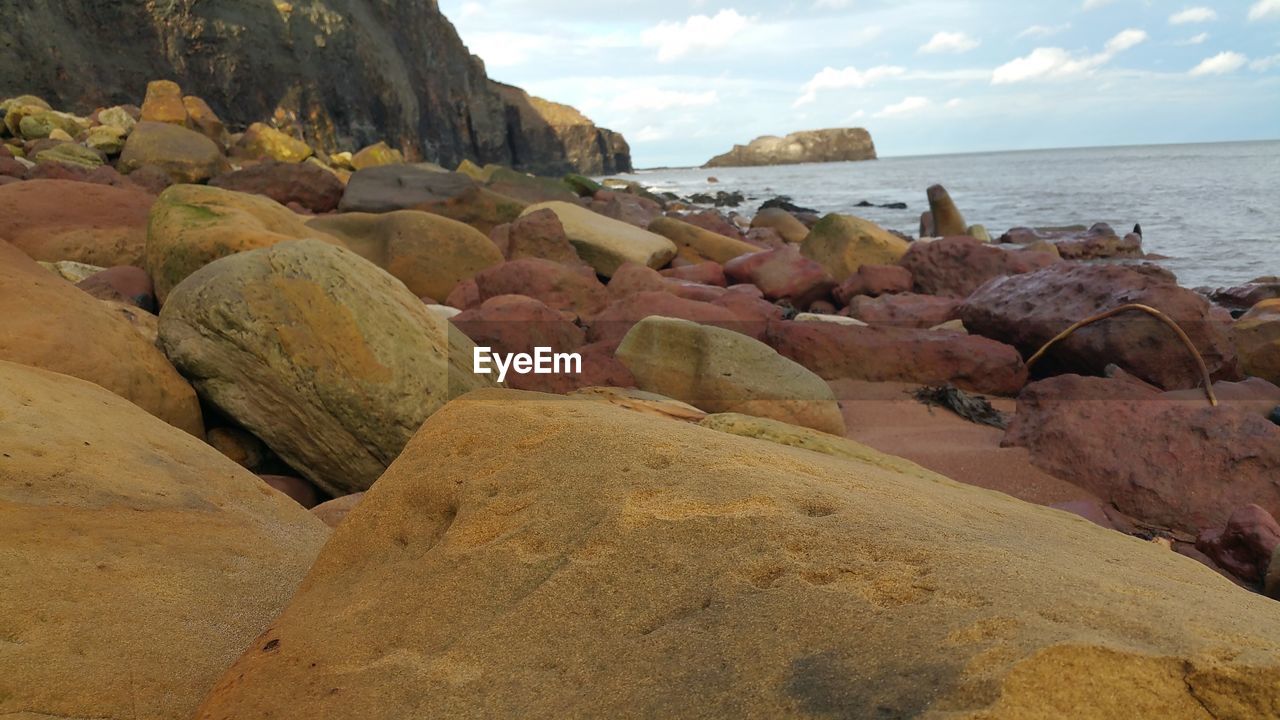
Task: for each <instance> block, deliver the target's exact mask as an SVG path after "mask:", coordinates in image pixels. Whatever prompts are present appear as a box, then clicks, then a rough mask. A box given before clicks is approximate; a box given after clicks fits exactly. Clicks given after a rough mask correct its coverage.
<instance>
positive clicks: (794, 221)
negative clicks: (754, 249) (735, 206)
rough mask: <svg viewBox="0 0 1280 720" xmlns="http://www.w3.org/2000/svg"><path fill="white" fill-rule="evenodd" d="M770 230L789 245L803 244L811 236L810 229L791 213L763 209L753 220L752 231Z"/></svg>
mask: <svg viewBox="0 0 1280 720" xmlns="http://www.w3.org/2000/svg"><path fill="white" fill-rule="evenodd" d="M760 228H768V229H770V230H774V231H775V232H777V233H778V235H780V236H782V239H783V240H785V241H787V242H789V243H796V244H799V243H802V242H804V239H805V238H806V237H808V236H809V227H808V226H807V225H805V224H804V223H802V222H800V220H799V219H798V218H797V217H796V216H795V215H792V214H791V213H789V212H787V211H786V210H783V209H782V208H777V207H769V208H762V209H761V210H760V212H758V213H756V216H755V217H753V218H751V229H752V230H757V229H760Z"/></svg>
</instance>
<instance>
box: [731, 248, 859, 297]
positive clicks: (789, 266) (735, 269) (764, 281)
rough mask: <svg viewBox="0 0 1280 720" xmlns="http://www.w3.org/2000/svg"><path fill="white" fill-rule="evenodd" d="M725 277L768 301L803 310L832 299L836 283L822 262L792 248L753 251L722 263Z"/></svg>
mask: <svg viewBox="0 0 1280 720" xmlns="http://www.w3.org/2000/svg"><path fill="white" fill-rule="evenodd" d="M724 272H725V275H726V276H727V277H728V279H730V280H732V281H733V282H737V283H751V284H752V285H755V286H756V287H758V288H760V290H761V291H762V292H763V293H764V296H765V297H766V298H768V299H770V300H786V301H787V302H789V303H791V304H792V305H793V306H795V307H796V308H799V309H801V310H803V309H806V308H808V307H809V305H811V304H812V303H813V302H815V301H817V300H826V299H828V298H830V297H831V291H832V289H834V288H835V282H834V281H833V280H832V279H831V275H830V274H829V273H828V272H827V270H826V268H824V267H823V266H822V264H821V263H819V262H817V261H815V260H810V259H809V258H807V257H805V256H803V255H801V254H800V251H799V250H798V249H797V248H796V247H795V246H794V245H788V246H786V247H783V248H779V249H777V250H768V251H765V252H756V253H753V254H751V255H745V256H743V257H739V258H737V259H735V260H732V261H730V262H728V263H725V266H724Z"/></svg>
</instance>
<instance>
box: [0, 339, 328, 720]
mask: <svg viewBox="0 0 1280 720" xmlns="http://www.w3.org/2000/svg"><path fill="white" fill-rule="evenodd" d="M6 317H8V316H6ZM0 418H3V421H0V447H2V448H3V449H4V455H3V457H0V527H3V528H4V532H3V533H2V534H0V618H3V621H0V622H2V623H3V640H0V667H3V668H4V672H3V673H0V716H4V717H7V718H15V720H16V719H26V718H51V717H59V718H126V717H129V718H133V717H136V718H161V719H169V720H186V719H187V718H190V717H191V714H192V713H193V712H194V711H195V708H196V705H197V704H198V703H199V702H200V700H201V698H203V697H204V696H205V694H206V693H207V692H208V691H209V689H210V687H212V686H213V684H214V681H215V680H216V679H217V677H218V674H219V673H221V672H222V671H223V670H224V669H226V667H227V665H228V664H230V663H231V662H233V661H234V660H235V658H236V656H238V655H239V654H240V653H241V652H242V651H243V650H244V648H245V646H247V645H248V644H249V643H250V642H252V641H253V638H254V637H256V636H257V635H258V634H259V633H261V632H262V631H263V630H264V629H266V628H267V627H268V626H269V625H270V624H271V622H272V621H273V620H274V619H275V617H276V616H277V615H278V614H279V613H280V610H281V609H282V608H283V607H284V605H285V603H286V602H287V601H288V600H289V597H290V596H292V595H293V592H294V590H295V589H296V588H297V586H298V583H299V582H300V581H301V580H302V577H303V575H304V574H305V573H306V571H307V569H308V568H309V567H310V566H311V563H312V561H313V560H314V559H315V556H316V554H317V553H318V552H319V551H320V547H321V545H323V544H324V542H325V540H326V539H327V537H328V530H327V529H326V528H325V527H324V525H323V524H322V523H321V522H320V521H319V520H317V519H315V518H313V517H311V516H310V515H309V513H307V512H306V511H305V510H303V509H302V508H301V507H299V506H298V505H297V504H296V503H294V502H293V501H292V500H290V499H288V498H286V497H284V496H283V495H281V494H279V493H277V492H275V491H273V490H271V489H270V488H268V487H267V486H266V485H265V484H263V483H262V482H261V481H259V480H258V479H257V478H255V477H254V476H253V475H252V474H250V473H249V472H248V471H247V470H244V469H242V468H240V467H239V466H238V465H236V464H235V463H233V462H231V461H230V460H227V459H226V458H224V457H222V456H221V455H219V454H218V452H217V451H216V450H214V449H213V448H210V447H208V446H207V445H205V444H204V443H203V442H201V441H200V440H199V439H197V438H195V437H192V436H191V435H188V434H187V433H184V432H180V431H178V430H175V429H174V428H172V427H170V426H168V425H166V424H164V423H163V422H160V421H159V420H157V419H155V418H154V417H151V416H150V415H148V414H147V413H145V412H143V411H142V410H140V409H138V407H137V406H135V405H133V404H131V403H129V402H127V401H125V400H122V399H121V398H119V397H116V396H115V395H112V394H111V393H109V392H107V391H106V390H103V389H102V388H101V387H98V386H97V385H94V384H92V383H88V382H83V381H81V380H77V379H75V378H72V377H68V376H66V375H59V374H56V373H51V372H45V371H43V370H38V369H35V368H31V367H25V366H22V365H16V364H13V363H8V362H2V361H0Z"/></svg>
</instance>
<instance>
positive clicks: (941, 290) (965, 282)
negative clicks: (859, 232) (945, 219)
mask: <svg viewBox="0 0 1280 720" xmlns="http://www.w3.org/2000/svg"><path fill="white" fill-rule="evenodd" d="M1056 262H1059V259H1058V258H1057V256H1055V255H1053V254H1051V253H1043V252H1031V251H1023V250H1012V251H1011V250H1004V249H1001V248H1000V247H998V246H994V245H989V244H987V243H984V242H980V241H978V240H976V239H974V238H971V237H966V236H957V237H944V238H940V239H938V240H934V241H932V242H914V243H911V248H910V249H909V250H907V254H906V255H903V256H902V260H901V263H902V266H903V267H904V268H906V269H907V270H908V271H910V272H911V277H912V280H913V282H914V287H915V289H916V292H921V293H926V294H929V295H947V296H950V297H956V298H964V297H968V296H969V294H970V293H972V292H973V291H974V290H977V289H978V288H979V287H981V286H982V285H983V284H984V283H986V282H987V281H988V280H991V279H992V278H997V277H1001V276H1003V275H1018V274H1021V273H1026V272H1031V271H1033V270H1039V269H1040V268H1043V267H1048V266H1049V265H1052V264H1054V263H1056Z"/></svg>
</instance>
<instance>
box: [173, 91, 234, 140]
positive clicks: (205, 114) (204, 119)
mask: <svg viewBox="0 0 1280 720" xmlns="http://www.w3.org/2000/svg"><path fill="white" fill-rule="evenodd" d="M182 106H183V107H184V108H186V110H187V124H188V126H189V127H190V128H191V129H192V130H195V131H196V132H199V133H200V134H201V135H204V136H205V137H207V138H209V139H210V140H212V141H213V142H214V143H215V144H217V146H218V147H226V146H227V126H226V125H224V124H223V122H222V119H221V118H219V117H218V114H217V113H215V112H214V111H213V108H211V107H209V103H207V102H205V101H204V100H202V99H201V98H198V97H196V96H194V95H185V96H183V98H182Z"/></svg>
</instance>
